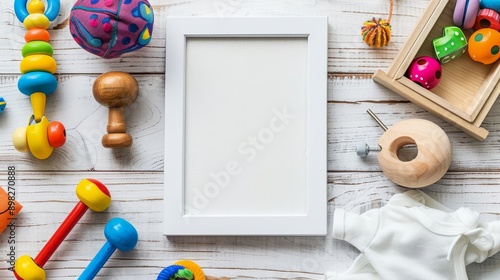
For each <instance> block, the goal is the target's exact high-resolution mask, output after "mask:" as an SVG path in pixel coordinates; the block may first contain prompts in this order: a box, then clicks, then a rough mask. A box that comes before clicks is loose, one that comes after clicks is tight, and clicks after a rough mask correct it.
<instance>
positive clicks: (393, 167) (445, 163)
mask: <svg viewBox="0 0 500 280" xmlns="http://www.w3.org/2000/svg"><path fill="white" fill-rule="evenodd" d="M367 112H368V113H369V114H370V116H372V117H373V118H374V119H375V120H376V121H377V123H378V124H379V125H380V126H381V127H382V128H383V129H384V131H385V132H384V134H382V136H381V137H380V139H379V146H380V152H379V153H378V156H377V158H378V162H379V164H380V167H381V169H382V172H383V173H384V174H385V176H387V177H388V178H389V179H390V180H391V181H393V182H394V183H396V184H398V185H400V186H403V187H408V188H421V187H426V186H429V185H431V184H433V183H435V182H437V181H438V180H439V179H441V178H442V177H443V176H444V174H445V173H446V172H447V171H448V168H449V167H450V164H451V144H450V140H449V139H448V136H447V135H446V133H445V132H444V131H443V130H442V129H441V128H440V127H439V126H438V125H436V124H434V123H432V122H430V121H427V120H422V119H410V120H404V121H400V122H398V123H396V124H394V125H393V126H391V127H390V128H387V127H386V126H385V125H384V124H383V123H382V122H381V121H380V119H379V118H377V117H376V116H375V114H373V112H372V111H370V110H368V111H367ZM406 145H416V147H417V155H416V157H415V158H414V159H412V160H410V161H402V160H401V159H400V158H399V156H398V151H399V150H400V149H402V148H403V147H404V146H406ZM370 150H371V149H370V148H369V147H368V145H365V146H362V145H358V149H357V151H356V152H357V154H358V155H360V156H363V155H364V156H366V155H367V154H368V151H370Z"/></svg>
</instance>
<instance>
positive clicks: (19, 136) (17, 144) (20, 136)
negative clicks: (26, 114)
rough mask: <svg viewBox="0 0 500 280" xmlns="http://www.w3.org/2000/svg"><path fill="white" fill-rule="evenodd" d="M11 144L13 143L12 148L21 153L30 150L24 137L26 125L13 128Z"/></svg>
mask: <svg viewBox="0 0 500 280" xmlns="http://www.w3.org/2000/svg"><path fill="white" fill-rule="evenodd" d="M12 144H14V148H15V149H16V150H18V151H19V152H22V153H27V152H29V151H30V148H29V147H28V140H27V139H26V127H25V126H21V127H18V128H17V129H16V130H14V134H12Z"/></svg>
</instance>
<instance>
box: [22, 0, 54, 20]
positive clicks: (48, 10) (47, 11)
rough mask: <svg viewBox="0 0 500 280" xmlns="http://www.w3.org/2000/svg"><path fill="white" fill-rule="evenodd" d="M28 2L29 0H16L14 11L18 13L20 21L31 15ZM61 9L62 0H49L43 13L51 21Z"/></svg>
mask: <svg viewBox="0 0 500 280" xmlns="http://www.w3.org/2000/svg"><path fill="white" fill-rule="evenodd" d="M27 3H28V0H14V12H15V13H16V17H17V19H19V21H20V22H24V19H25V18H26V17H27V16H28V15H29V12H28V9H27V8H26V4H27ZM60 9H61V1H60V0H47V8H46V9H45V12H44V13H43V14H44V15H45V16H46V17H47V18H48V19H49V20H50V21H53V20H54V19H56V17H57V15H58V14H59V10H60Z"/></svg>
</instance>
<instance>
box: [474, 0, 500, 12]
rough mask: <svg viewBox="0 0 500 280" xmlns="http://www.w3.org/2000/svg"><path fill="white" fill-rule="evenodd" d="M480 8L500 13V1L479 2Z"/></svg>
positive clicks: (486, 0)
mask: <svg viewBox="0 0 500 280" xmlns="http://www.w3.org/2000/svg"><path fill="white" fill-rule="evenodd" d="M479 7H480V8H481V9H491V10H494V11H495V12H497V13H500V1H498V0H481V1H480V2H479Z"/></svg>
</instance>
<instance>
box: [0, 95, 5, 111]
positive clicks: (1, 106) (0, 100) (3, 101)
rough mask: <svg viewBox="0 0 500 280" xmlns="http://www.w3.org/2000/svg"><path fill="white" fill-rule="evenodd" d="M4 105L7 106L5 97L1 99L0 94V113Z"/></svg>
mask: <svg viewBox="0 0 500 280" xmlns="http://www.w3.org/2000/svg"><path fill="white" fill-rule="evenodd" d="M5 106H7V102H5V99H3V97H1V96H0V113H1V112H3V110H5Z"/></svg>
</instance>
